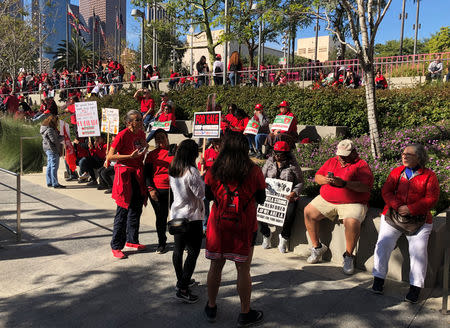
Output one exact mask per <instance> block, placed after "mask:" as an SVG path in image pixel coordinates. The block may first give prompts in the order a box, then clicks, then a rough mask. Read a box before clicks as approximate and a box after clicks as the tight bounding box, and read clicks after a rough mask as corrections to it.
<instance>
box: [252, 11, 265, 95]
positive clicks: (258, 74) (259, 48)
mask: <svg viewBox="0 0 450 328" xmlns="http://www.w3.org/2000/svg"><path fill="white" fill-rule="evenodd" d="M257 8H258V5H257V4H256V3H254V4H253V5H252V10H254V11H257ZM262 25H263V18H262V15H261V18H260V22H259V28H258V68H257V73H256V74H257V76H256V86H258V87H259V86H260V83H261V82H260V79H261V36H262Z"/></svg>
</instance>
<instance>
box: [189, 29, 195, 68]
mask: <svg viewBox="0 0 450 328" xmlns="http://www.w3.org/2000/svg"><path fill="white" fill-rule="evenodd" d="M189 33H191V61H190V62H189V66H190V68H191V70H190V72H191V75H194V49H193V47H194V27H193V26H191V27H190V28H189Z"/></svg>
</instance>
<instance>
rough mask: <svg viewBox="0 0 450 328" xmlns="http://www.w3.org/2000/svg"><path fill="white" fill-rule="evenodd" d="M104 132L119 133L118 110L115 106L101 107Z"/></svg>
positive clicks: (102, 129)
mask: <svg viewBox="0 0 450 328" xmlns="http://www.w3.org/2000/svg"><path fill="white" fill-rule="evenodd" d="M108 130H109V131H108ZM101 131H102V132H104V133H111V134H117V133H119V110H118V109H116V108H102V127H101Z"/></svg>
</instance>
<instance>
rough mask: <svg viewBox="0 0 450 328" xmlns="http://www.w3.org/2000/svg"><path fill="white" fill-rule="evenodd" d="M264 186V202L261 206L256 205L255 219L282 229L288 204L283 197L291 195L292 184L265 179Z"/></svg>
mask: <svg viewBox="0 0 450 328" xmlns="http://www.w3.org/2000/svg"><path fill="white" fill-rule="evenodd" d="M266 185H267V186H266V201H265V202H264V204H263V205H258V209H257V211H256V218H257V220H258V221H261V222H266V223H268V224H273V225H276V226H280V227H282V226H283V224H284V219H285V217H286V212H287V207H288V204H289V201H288V200H287V199H286V197H285V196H287V195H289V194H290V193H291V190H292V182H290V181H284V180H279V179H271V178H266Z"/></svg>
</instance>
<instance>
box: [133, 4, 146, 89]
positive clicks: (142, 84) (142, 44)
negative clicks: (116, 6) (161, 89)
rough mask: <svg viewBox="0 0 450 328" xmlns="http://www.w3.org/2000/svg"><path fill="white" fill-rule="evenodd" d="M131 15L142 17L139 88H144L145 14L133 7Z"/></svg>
mask: <svg viewBox="0 0 450 328" xmlns="http://www.w3.org/2000/svg"><path fill="white" fill-rule="evenodd" d="M131 16H133V17H140V18H142V24H141V88H144V25H145V14H144V13H143V12H142V11H140V10H139V9H133V10H132V11H131Z"/></svg>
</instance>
